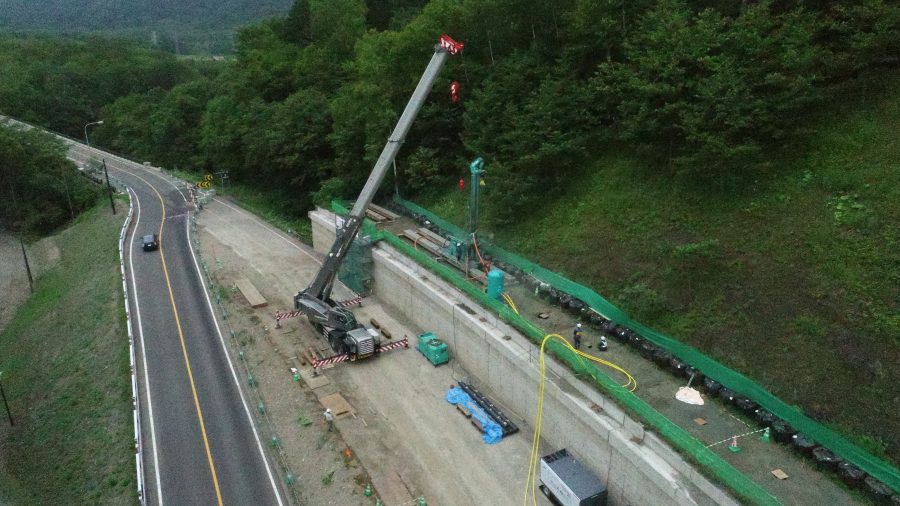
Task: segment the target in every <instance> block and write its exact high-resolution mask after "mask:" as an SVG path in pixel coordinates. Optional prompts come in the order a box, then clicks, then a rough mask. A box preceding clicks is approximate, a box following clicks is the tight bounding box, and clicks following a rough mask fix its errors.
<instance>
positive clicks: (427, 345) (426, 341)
mask: <svg viewBox="0 0 900 506" xmlns="http://www.w3.org/2000/svg"><path fill="white" fill-rule="evenodd" d="M416 349H417V350H419V353H421V354H422V355H425V358H427V359H428V361H429V362H431V363H432V364H433V365H434V366H439V365H441V364H446V363H447V362H449V361H450V351H449V350H447V343H445V342H444V341H441V340H440V339H438V337H437V336H436V335H434V334H432V333H431V332H426V333H424V334H419V343H418V344H417V345H416Z"/></svg>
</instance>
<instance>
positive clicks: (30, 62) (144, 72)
mask: <svg viewBox="0 0 900 506" xmlns="http://www.w3.org/2000/svg"><path fill="white" fill-rule="evenodd" d="M0 68H2V69H3V72H2V73H0V113H2V114H6V115H8V116H12V117H15V118H16V119H19V120H22V121H27V122H33V123H39V124H41V125H42V126H45V127H47V128H50V129H52V130H54V131H57V132H61V133H64V134H67V135H69V136H71V137H74V138H76V139H81V138H83V137H84V133H83V127H84V125H85V124H86V123H88V122H91V121H95V120H97V119H98V118H99V116H100V110H101V108H102V107H103V106H105V105H106V104H109V103H110V102H112V101H114V100H115V99H117V98H120V97H124V96H127V95H131V94H134V93H142V92H146V91H149V90H153V89H164V90H165V89H169V88H171V87H173V86H174V85H175V84H177V83H179V82H183V81H186V80H190V79H194V78H196V77H197V71H196V70H195V69H194V68H193V67H191V66H188V65H187V64H186V63H182V62H179V61H177V60H176V59H175V57H174V56H172V55H167V54H165V53H162V52H156V51H148V50H143V49H139V48H137V47H136V46H134V45H133V44H129V43H126V42H124V41H120V40H111V39H104V38H88V39H85V40H62V39H53V38H31V39H11V38H0Z"/></svg>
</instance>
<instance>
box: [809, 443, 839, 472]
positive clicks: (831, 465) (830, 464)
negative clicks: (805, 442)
mask: <svg viewBox="0 0 900 506" xmlns="http://www.w3.org/2000/svg"><path fill="white" fill-rule="evenodd" d="M812 454H813V460H815V461H816V465H818V466H819V467H820V468H822V469H827V470H829V471H835V470H837V466H838V464H840V463H841V462H843V461H844V459H842V458H840V457H838V456H837V455H835V454H833V453H831V450H829V449H828V448H825V447H823V446H820V447H818V448H816V449H814V450H813V451H812Z"/></svg>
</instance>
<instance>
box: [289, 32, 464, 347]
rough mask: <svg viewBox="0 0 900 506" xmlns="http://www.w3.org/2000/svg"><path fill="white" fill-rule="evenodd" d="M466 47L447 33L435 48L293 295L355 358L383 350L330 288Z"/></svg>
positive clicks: (313, 320)
mask: <svg viewBox="0 0 900 506" xmlns="http://www.w3.org/2000/svg"><path fill="white" fill-rule="evenodd" d="M462 48H463V44H461V43H459V42H456V41H455V40H453V39H452V38H450V37H449V36H447V35H442V36H441V38H440V43H439V44H437V45H436V46H435V48H434V55H433V56H432V57H431V61H430V62H429V63H428V67H426V68H425V72H424V73H423V74H422V77H421V79H419V84H418V85H417V86H416V89H415V91H414V92H413V94H412V97H410V99H409V103H407V104H406V108H405V109H404V110H403V114H402V115H401V116H400V119H399V120H398V121H397V125H396V126H395V127H394V131H393V132H392V133H391V136H390V137H388V141H387V144H385V146H384V149H383V150H382V151H381V155H380V156H379V157H378V161H376V162H375V167H374V168H373V169H372V173H371V174H369V179H368V180H367V181H366V184H365V186H364V187H363V189H362V191H361V192H360V194H359V197H358V198H357V199H356V203H355V204H354V205H353V209H352V210H351V211H350V216H349V217H348V218H347V219H346V220H345V221H344V224H343V227H342V228H341V229H340V230H338V231H337V236H336V238H335V240H334V244H332V246H331V250H330V251H329V253H328V256H327V257H326V258H325V262H324V263H323V264H322V268H321V269H319V272H318V273H317V274H316V277H315V279H313V281H312V283H310V285H309V286H308V287H307V288H306V289H305V290H302V291H300V292H297V294H296V295H295V296H294V308H295V309H298V310H300V311H303V313H304V314H306V316H307V317H308V318H309V321H310V322H311V323H312V324H313V325H314V326H316V328H317V329H319V330H321V331H322V332H323V333H324V334H325V335H326V337H328V340H329V343H330V344H331V347H332V349H334V350H335V351H336V352H338V353H351V355H352V356H353V357H354V358H357V357H361V356H368V355H370V354H372V353H377V351H378V343H377V342H375V343H371V342H364V341H366V340H365V337H364V334H365V335H367V336H369V340H372V339H373V338H374V336H371V335H370V333H368V332H366V330H365V328H364V327H362V326H361V325H359V324H358V323H357V322H356V318H355V317H354V316H353V313H352V312H350V310H348V309H345V308H342V307H340V306H338V305H337V304H335V302H334V301H333V300H332V299H331V290H332V288H333V286H334V280H335V278H336V277H337V273H338V269H339V268H340V266H341V263H342V262H343V261H344V258H345V257H346V256H347V251H348V250H349V249H350V245H351V244H352V243H353V240H354V239H355V238H356V234H357V233H358V232H359V229H360V227H361V226H362V221H363V219H364V218H365V216H366V208H368V207H369V204H371V203H372V199H373V198H374V197H375V192H376V191H378V187H379V186H380V185H381V181H382V180H383V179H384V176H385V174H387V170H388V168H389V167H390V166H391V163H392V162H393V161H394V157H396V156H397V151H399V150H400V145H401V144H403V141H404V140H405V139H406V134H407V133H408V132H409V128H410V127H411V126H412V123H413V121H414V120H415V119H416V116H417V115H418V114H419V110H420V109H421V108H422V105H423V104H424V103H425V100H426V99H427V98H428V93H429V92H430V91H431V87H432V85H433V84H434V81H435V79H437V76H438V74H440V72H441V69H442V68H443V66H444V63H445V62H446V61H447V56H448V55H455V54H457V53H459V52H460V51H462Z"/></svg>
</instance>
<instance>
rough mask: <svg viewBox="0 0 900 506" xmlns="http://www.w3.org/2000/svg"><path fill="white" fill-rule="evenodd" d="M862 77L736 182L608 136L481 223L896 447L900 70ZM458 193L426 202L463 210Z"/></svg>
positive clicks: (488, 194) (830, 421)
mask: <svg viewBox="0 0 900 506" xmlns="http://www.w3.org/2000/svg"><path fill="white" fill-rule="evenodd" d="M872 86H873V87H872V88H871V89H870V90H869V93H868V95H858V94H856V93H847V94H842V93H837V94H836V95H835V97H834V99H835V100H834V102H833V103H834V105H833V107H832V108H831V109H830V110H828V112H826V113H821V114H816V115H812V116H808V117H806V118H804V119H805V121H807V122H808V125H809V127H810V130H811V132H812V133H811V134H810V135H808V136H807V137H806V139H805V140H804V142H803V143H799V144H798V149H797V150H796V152H794V153H787V152H782V153H777V154H772V155H771V160H772V163H773V164H774V165H777V166H778V167H779V171H778V173H777V174H773V175H769V176H760V177H759V178H758V179H756V180H754V181H752V182H750V183H749V184H748V185H747V186H746V187H744V188H741V189H739V190H737V191H729V192H726V193H722V192H715V191H698V189H697V188H694V187H690V186H686V185H683V184H673V183H674V182H673V181H672V180H671V179H669V178H665V177H661V176H660V175H659V174H657V173H654V171H653V170H652V169H651V167H652V164H651V163H648V162H647V161H646V160H642V159H640V158H636V157H633V156H628V155H623V154H622V153H621V152H620V151H615V150H614V151H611V152H610V153H607V154H604V155H602V156H600V157H598V158H597V159H596V160H594V161H593V162H592V163H591V164H590V165H588V166H586V167H584V168H583V169H582V170H581V171H580V173H578V174H576V175H573V177H572V178H571V179H569V180H568V181H567V182H566V183H565V184H564V188H563V191H561V192H560V193H558V194H553V195H551V196H549V197H548V198H547V199H546V200H544V201H543V202H542V203H540V204H539V205H537V206H536V207H535V209H534V211H533V212H529V213H522V214H520V215H519V216H518V218H517V219H516V220H514V221H513V222H512V223H510V224H507V225H504V226H502V227H497V226H494V227H491V226H488V227H487V228H488V229H487V230H485V232H491V233H493V234H494V236H495V241H496V242H497V243H499V244H500V245H502V246H504V247H506V248H508V249H511V250H513V251H516V252H519V253H521V254H523V255H525V256H527V257H528V258H529V259H531V260H534V261H536V262H538V263H541V264H542V265H544V266H545V267H547V268H550V269H552V270H557V271H559V272H561V273H563V274H565V275H566V276H568V277H570V278H571V279H574V280H576V281H579V282H581V283H583V284H585V285H588V286H591V287H593V288H594V289H595V290H597V291H598V292H599V293H601V294H602V295H603V296H605V297H606V298H608V299H609V300H610V301H612V302H613V303H615V304H616V305H618V306H619V307H620V308H622V309H623V310H625V311H626V312H627V313H629V314H630V315H631V316H632V317H633V318H635V319H637V320H638V321H641V322H642V323H644V324H646V325H648V326H650V327H652V328H655V329H657V330H660V331H662V332H664V333H666V334H668V335H670V336H673V337H675V338H677V339H679V340H681V341H684V342H687V343H689V344H691V345H693V346H695V347H697V348H698V349H700V350H702V351H703V352H704V353H707V354H708V355H710V356H712V357H714V358H716V359H717V360H719V361H721V362H723V363H725V364H727V365H729V366H731V367H732V368H734V369H736V370H738V371H741V372H743V373H744V374H746V375H748V376H750V377H752V378H753V379H754V380H756V381H757V382H759V383H760V384H762V385H764V386H765V387H766V388H767V389H769V390H770V391H771V392H773V393H774V394H776V395H777V396H779V397H781V398H782V399H783V400H785V401H786V402H788V403H790V404H796V405H798V406H800V407H801V408H802V409H803V410H804V411H805V412H806V413H807V414H809V415H810V416H812V417H813V418H815V419H817V420H819V421H821V422H824V423H825V424H827V425H831V426H833V427H835V428H837V429H838V430H839V431H841V432H843V433H845V434H848V435H849V436H850V437H851V439H855V440H856V441H857V442H858V443H859V444H861V445H862V446H863V447H865V448H867V449H868V450H869V451H872V452H873V453H875V454H877V455H880V456H882V457H883V458H888V459H889V460H893V461H894V462H895V463H896V462H897V460H898V452H900V418H898V417H897V409H898V405H900V369H898V368H897V367H896V364H898V363H900V306H898V301H900V268H898V267H900V226H898V224H900V206H898V205H897V202H900V170H898V163H900V142H898V139H897V136H896V132H897V130H898V128H900V75H894V76H892V77H890V78H882V79H878V80H876V81H875V82H874V83H873V85H872ZM885 90H887V92H886V93H885V92H884V91H885ZM801 147H802V149H800V148H801ZM487 169H488V171H489V172H490V166H489V165H488V166H487ZM494 191H495V190H494V189H492V188H491V186H490V185H488V186H487V187H485V189H484V190H483V196H482V199H483V201H484V202H486V204H485V208H487V209H488V212H497V209H496V206H494V205H493V204H492V201H493V200H494V195H495V193H494ZM467 197H468V193H467V192H459V191H455V192H452V191H451V192H447V193H446V194H444V195H443V196H440V197H437V198H434V199H429V200H428V201H427V202H426V205H428V206H429V207H431V209H432V210H434V211H435V212H437V213H438V214H441V215H443V216H447V217H450V218H451V219H453V221H455V222H456V223H457V224H459V225H462V226H465V223H466V216H467V212H468V207H467V206H468V198H467Z"/></svg>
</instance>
